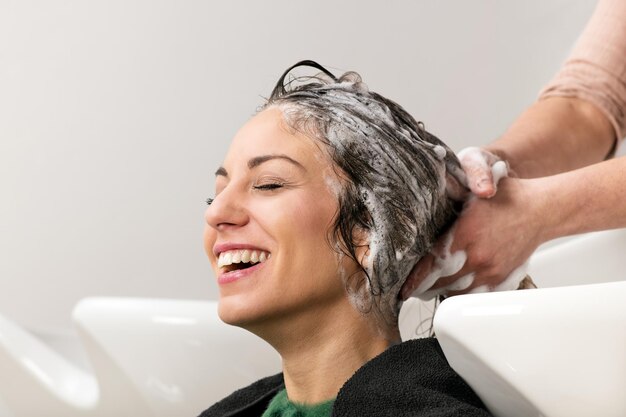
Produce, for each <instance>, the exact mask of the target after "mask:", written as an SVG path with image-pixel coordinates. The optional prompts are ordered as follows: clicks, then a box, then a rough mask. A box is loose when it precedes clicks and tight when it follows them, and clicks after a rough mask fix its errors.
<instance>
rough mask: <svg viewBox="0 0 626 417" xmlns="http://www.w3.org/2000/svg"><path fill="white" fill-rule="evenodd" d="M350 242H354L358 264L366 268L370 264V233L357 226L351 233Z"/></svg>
mask: <svg viewBox="0 0 626 417" xmlns="http://www.w3.org/2000/svg"><path fill="white" fill-rule="evenodd" d="M352 242H353V244H354V253H355V254H356V259H357V261H358V262H359V264H360V265H361V266H362V267H363V268H365V269H367V268H368V267H369V265H370V263H369V262H370V260H369V256H370V235H369V232H368V231H367V230H365V229H363V228H358V230H356V231H355V232H354V233H353V234H352Z"/></svg>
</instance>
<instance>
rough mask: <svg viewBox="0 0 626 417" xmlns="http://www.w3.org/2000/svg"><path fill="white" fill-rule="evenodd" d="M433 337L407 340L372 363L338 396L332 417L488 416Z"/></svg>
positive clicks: (355, 376)
mask: <svg viewBox="0 0 626 417" xmlns="http://www.w3.org/2000/svg"><path fill="white" fill-rule="evenodd" d="M490 415H491V414H490V413H489V412H487V411H486V409H485V406H484V405H483V403H482V401H481V400H480V399H479V398H478V396H477V395H476V394H475V393H474V392H473V391H472V390H471V388H470V387H469V386H468V385H467V384H466V383H465V381H463V379H461V377H459V376H458V374H457V373H456V372H454V370H452V368H450V366H449V365H448V362H447V360H446V358H445V356H444V355H443V352H442V350H441V347H440V346H439V343H438V342H437V340H436V339H434V338H428V339H416V340H409V341H407V342H404V343H401V344H399V345H396V346H392V347H390V348H389V349H387V350H386V351H385V352H384V353H382V354H381V355H379V356H378V357H376V358H374V359H373V360H371V361H370V362H368V363H367V364H365V365H364V366H363V367H362V368H361V369H359V370H358V371H357V372H356V373H355V374H354V376H353V377H352V378H350V379H349V380H348V382H346V384H345V385H344V386H343V388H342V389H341V390H340V391H339V395H338V396H337V401H336V402H335V408H334V410H333V417H352V416H354V417H363V416H372V417H373V416H376V417H387V416H388V417H405V416H406V417H408V416H411V417H413V416H420V417H436V416H437V417H443V416H446V417H457V416H458V417H470V416H472V417H473V416H476V417H483V416H490Z"/></svg>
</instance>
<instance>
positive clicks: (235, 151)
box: [224, 108, 328, 168]
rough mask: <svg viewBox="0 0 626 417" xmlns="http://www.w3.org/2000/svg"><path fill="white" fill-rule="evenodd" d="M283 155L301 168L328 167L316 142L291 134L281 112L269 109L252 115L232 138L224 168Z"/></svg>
mask: <svg viewBox="0 0 626 417" xmlns="http://www.w3.org/2000/svg"><path fill="white" fill-rule="evenodd" d="M271 154H284V155H287V156H290V157H291V158H294V159H296V160H298V162H300V163H301V164H303V165H315V163H316V162H317V163H322V162H323V163H324V164H327V161H328V159H327V158H324V157H323V156H324V153H323V152H322V147H321V146H320V144H319V142H318V141H317V140H315V139H311V138H309V137H307V136H305V135H303V134H301V133H299V132H295V131H293V129H290V128H289V127H288V126H287V124H286V123H285V121H284V119H283V115H282V111H281V110H280V109H278V108H268V109H266V110H263V111H262V112H260V113H258V114H257V115H255V116H254V117H253V118H252V119H250V120H249V121H248V122H247V123H246V124H245V125H243V126H242V127H241V129H239V131H238V132H237V133H236V134H235V137H234V138H233V140H232V142H231V145H230V148H229V150H228V154H227V155H226V159H225V160H224V166H225V167H226V168H228V166H229V165H233V164H238V163H239V162H241V161H245V162H246V163H247V161H248V160H249V159H250V158H254V157H257V156H260V155H271Z"/></svg>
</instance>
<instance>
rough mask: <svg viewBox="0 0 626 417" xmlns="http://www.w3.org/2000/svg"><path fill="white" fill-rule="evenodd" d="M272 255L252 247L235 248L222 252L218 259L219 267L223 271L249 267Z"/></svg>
mask: <svg viewBox="0 0 626 417" xmlns="http://www.w3.org/2000/svg"><path fill="white" fill-rule="evenodd" d="M270 257H271V254H270V253H269V252H265V251H262V250H251V249H235V250H228V251H225V252H221V253H220V254H219V257H218V259H217V267H218V268H220V270H221V271H222V272H223V273H228V272H233V271H238V270H242V269H248V268H250V267H253V266H254V265H257V264H260V263H263V262H265V261H267V260H268V259H269V258H270Z"/></svg>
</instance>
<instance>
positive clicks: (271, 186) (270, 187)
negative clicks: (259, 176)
mask: <svg viewBox="0 0 626 417" xmlns="http://www.w3.org/2000/svg"><path fill="white" fill-rule="evenodd" d="M283 186H284V184H281V183H271V184H261V185H255V186H254V187H252V188H254V189H255V190H265V191H267V190H275V189H277V188H282V187H283Z"/></svg>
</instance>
